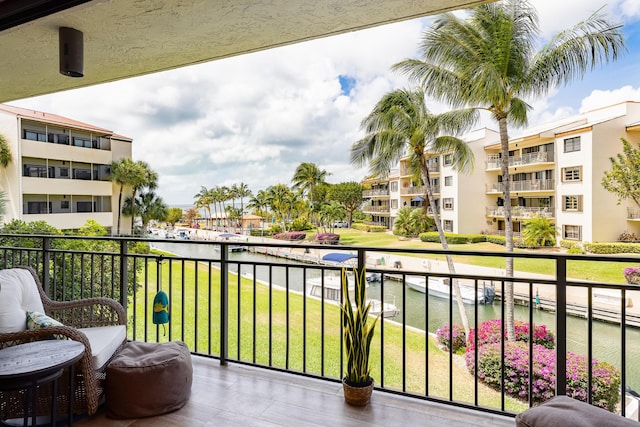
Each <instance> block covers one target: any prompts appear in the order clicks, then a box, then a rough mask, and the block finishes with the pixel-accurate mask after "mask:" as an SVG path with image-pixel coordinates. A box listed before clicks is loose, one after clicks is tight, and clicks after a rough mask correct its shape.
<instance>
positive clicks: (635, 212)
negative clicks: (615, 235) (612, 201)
mask: <svg viewBox="0 0 640 427" xmlns="http://www.w3.org/2000/svg"><path fill="white" fill-rule="evenodd" d="M627 219H640V209H634V208H627Z"/></svg>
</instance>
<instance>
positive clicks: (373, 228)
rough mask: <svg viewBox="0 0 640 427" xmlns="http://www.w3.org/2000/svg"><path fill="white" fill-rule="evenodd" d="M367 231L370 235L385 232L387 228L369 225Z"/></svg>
mask: <svg viewBox="0 0 640 427" xmlns="http://www.w3.org/2000/svg"><path fill="white" fill-rule="evenodd" d="M369 231H370V232H372V233H381V232H384V231H387V227H385V226H384V225H370V226H369Z"/></svg>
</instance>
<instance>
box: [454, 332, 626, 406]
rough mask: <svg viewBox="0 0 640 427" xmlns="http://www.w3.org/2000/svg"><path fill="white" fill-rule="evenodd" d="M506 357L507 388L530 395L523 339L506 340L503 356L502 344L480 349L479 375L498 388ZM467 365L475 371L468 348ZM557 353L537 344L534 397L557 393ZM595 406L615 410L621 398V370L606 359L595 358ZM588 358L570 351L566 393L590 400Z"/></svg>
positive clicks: (511, 392)
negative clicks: (604, 360) (598, 359)
mask: <svg viewBox="0 0 640 427" xmlns="http://www.w3.org/2000/svg"><path fill="white" fill-rule="evenodd" d="M503 360H504V373H505V377H504V391H505V393H506V394H509V395H511V396H513V397H516V398H520V399H528V398H529V348H528V346H527V344H526V343H523V342H517V341H516V342H505V343H504V358H503V357H502V355H501V349H500V343H491V344H486V345H483V346H481V347H480V348H479V349H478V377H479V378H481V379H482V380H483V381H484V382H486V383H487V384H488V385H490V386H492V387H494V388H497V389H499V388H500V385H501V384H502V383H503V381H502V370H501V368H502V366H501V365H502V361H503ZM466 362H467V368H468V369H469V371H470V372H474V369H475V363H474V362H475V359H474V353H473V352H469V351H467V354H466ZM555 368H556V352H555V350H552V349H548V348H545V347H543V346H540V345H537V344H534V346H533V378H532V380H533V384H532V390H531V391H532V393H533V396H532V400H533V402H534V403H540V402H544V401H546V400H548V399H550V398H551V397H553V396H554V395H555V386H556V384H555V383H556V376H555ZM591 384H592V387H591V392H592V402H593V405H595V406H598V407H600V408H604V409H607V410H608V411H611V412H613V411H614V410H615V408H616V405H617V403H618V400H619V394H618V388H619V387H620V373H619V372H618V371H617V369H615V368H614V367H613V366H611V365H609V364H608V363H605V362H598V361H596V360H593V361H592V383H591ZM586 385H587V359H586V357H584V356H580V355H576V354H573V353H570V352H568V353H567V396H569V397H573V398H574V399H578V400H582V401H583V402H586V401H587V389H586Z"/></svg>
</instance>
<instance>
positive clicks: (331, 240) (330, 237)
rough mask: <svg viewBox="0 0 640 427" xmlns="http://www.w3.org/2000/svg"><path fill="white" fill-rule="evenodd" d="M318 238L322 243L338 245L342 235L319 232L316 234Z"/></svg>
mask: <svg viewBox="0 0 640 427" xmlns="http://www.w3.org/2000/svg"><path fill="white" fill-rule="evenodd" d="M316 240H317V241H318V242H320V243H321V244H328V245H337V244H338V241H339V240H340V235H339V234H335V233H318V234H316Z"/></svg>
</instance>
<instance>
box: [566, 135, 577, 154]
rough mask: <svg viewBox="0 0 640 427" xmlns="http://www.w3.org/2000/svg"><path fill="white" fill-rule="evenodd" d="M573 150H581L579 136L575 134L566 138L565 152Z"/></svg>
mask: <svg viewBox="0 0 640 427" xmlns="http://www.w3.org/2000/svg"><path fill="white" fill-rule="evenodd" d="M573 151H580V137H579V136H574V137H573V138H567V139H565V140H564V152H565V153H571V152H573Z"/></svg>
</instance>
